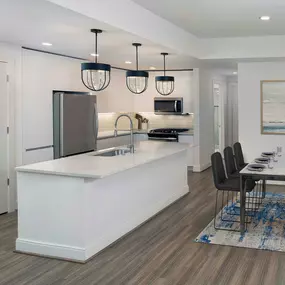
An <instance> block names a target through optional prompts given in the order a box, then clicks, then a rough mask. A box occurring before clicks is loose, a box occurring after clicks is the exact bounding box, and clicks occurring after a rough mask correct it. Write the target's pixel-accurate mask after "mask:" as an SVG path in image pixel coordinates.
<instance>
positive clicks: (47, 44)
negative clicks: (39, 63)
mask: <svg viewBox="0 0 285 285" xmlns="http://www.w3.org/2000/svg"><path fill="white" fill-rule="evenodd" d="M42 45H43V46H47V47H50V46H52V44H51V43H42Z"/></svg>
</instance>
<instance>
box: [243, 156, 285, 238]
mask: <svg viewBox="0 0 285 285" xmlns="http://www.w3.org/2000/svg"><path fill="white" fill-rule="evenodd" d="M253 163H256V162H253ZM269 165H270V168H269ZM247 179H253V180H255V181H260V182H258V183H262V195H263V198H264V197H265V193H266V183H267V181H285V155H282V154H279V155H276V156H275V161H274V160H273V159H271V162H270V164H265V168H264V169H263V170H262V171H252V170H250V169H249V168H248V165H247V166H245V167H244V168H243V169H242V170H241V171H240V233H241V235H244V233H245V230H246V188H245V184H246V183H245V181H246V180H247Z"/></svg>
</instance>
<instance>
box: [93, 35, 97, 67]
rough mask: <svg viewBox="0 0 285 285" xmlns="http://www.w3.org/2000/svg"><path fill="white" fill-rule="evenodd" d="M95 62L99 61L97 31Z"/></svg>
mask: <svg viewBox="0 0 285 285" xmlns="http://www.w3.org/2000/svg"><path fill="white" fill-rule="evenodd" d="M94 62H95V63H98V33H97V32H96V33H95V58H94Z"/></svg>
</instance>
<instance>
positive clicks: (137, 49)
mask: <svg viewBox="0 0 285 285" xmlns="http://www.w3.org/2000/svg"><path fill="white" fill-rule="evenodd" d="M136 62H137V70H139V47H138V46H136Z"/></svg>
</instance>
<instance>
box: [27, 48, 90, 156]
mask: <svg viewBox="0 0 285 285" xmlns="http://www.w3.org/2000/svg"><path fill="white" fill-rule="evenodd" d="M22 53H23V62H22V80H23V81H22V86H23V88H22V96H23V100H22V102H23V148H24V150H25V149H28V148H36V147H43V146H48V145H52V144H53V127H52V125H53V121H52V94H53V90H69V91H86V89H85V87H84V86H83V84H82V82H81V77H80V64H81V61H79V60H75V59H70V58H66V57H61V56H54V55H50V54H46V53H40V52H35V51H30V50H25V49H23V50H22ZM74 115H75V116H76V114H74Z"/></svg>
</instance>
